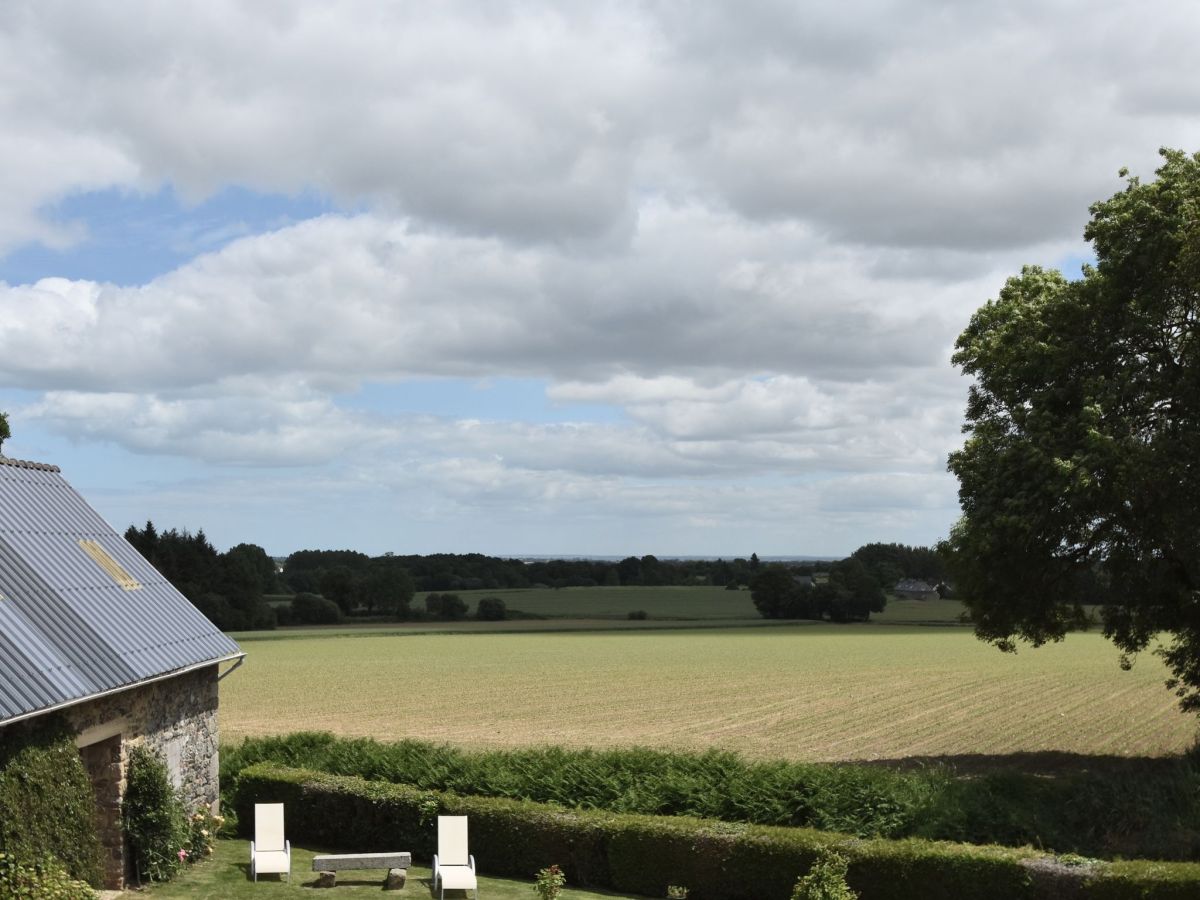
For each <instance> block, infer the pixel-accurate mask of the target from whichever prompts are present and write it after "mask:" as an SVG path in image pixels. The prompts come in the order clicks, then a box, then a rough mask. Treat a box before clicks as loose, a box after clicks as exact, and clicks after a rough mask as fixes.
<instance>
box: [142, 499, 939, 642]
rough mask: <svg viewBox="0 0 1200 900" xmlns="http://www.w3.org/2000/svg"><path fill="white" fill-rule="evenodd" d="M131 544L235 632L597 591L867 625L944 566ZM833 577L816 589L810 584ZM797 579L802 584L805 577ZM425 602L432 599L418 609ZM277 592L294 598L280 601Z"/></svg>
mask: <svg viewBox="0 0 1200 900" xmlns="http://www.w3.org/2000/svg"><path fill="white" fill-rule="evenodd" d="M125 538H126V540H128V541H129V542H130V543H131V544H132V545H133V546H134V547H135V548H136V549H137V550H138V551H139V552H140V553H141V554H142V555H143V556H145V557H146V558H147V559H148V560H149V561H150V562H151V563H152V564H153V565H154V566H155V568H157V569H158V570H159V571H160V572H162V573H163V575H165V576H166V577H167V579H168V580H169V581H170V582H171V583H172V584H173V585H175V587H176V588H177V589H178V590H179V591H180V592H181V593H183V594H184V596H186V597H187V598H188V599H189V600H190V601H192V603H194V604H195V605H196V606H197V607H198V608H199V609H200V611H201V612H203V613H204V614H205V615H206V616H208V618H209V619H211V620H212V621H213V622H214V623H215V624H216V625H217V626H218V627H220V628H222V629H224V630H226V631H242V630H250V629H262V628H274V627H275V626H276V625H278V624H292V623H295V624H310V623H311V624H330V623H336V622H340V621H342V620H343V619H344V618H345V617H347V616H360V617H362V616H367V617H384V618H389V619H394V620H407V619H447V620H455V619H463V618H466V617H467V616H468V615H470V610H469V609H468V607H467V604H466V603H465V601H463V600H462V599H461V598H460V597H459V596H458V594H457V593H455V592H456V591H477V590H489V589H491V590H501V589H514V588H516V589H520V588H566V587H596V586H610V587H621V586H635V585H638V586H669V585H679V586H683V585H690V586H694V585H715V586H725V587H728V588H731V589H736V588H740V587H741V586H743V585H749V586H750V587H751V588H752V591H753V599H754V602H755V605H756V606H757V607H758V609H759V612H760V613H761V614H762V615H764V616H766V617H768V618H830V619H834V620H836V621H851V620H857V619H865V618H866V617H867V616H869V615H870V613H871V612H875V611H878V610H879V609H882V602H883V600H882V598H883V591H884V590H885V589H887V588H890V587H891V586H892V585H893V584H894V583H895V582H896V581H897V580H898V579H900V578H906V577H920V578H926V579H930V580H932V581H934V582H936V581H940V580H941V578H942V575H943V570H942V567H941V560H940V558H939V557H938V556H937V554H936V552H934V551H933V550H932V549H930V548H927V547H909V546H905V545H902V544H867V545H866V546H864V547H860V548H859V549H858V550H856V551H855V553H854V555H853V556H852V557H851V558H850V559H849V560H842V561H837V560H831V561H828V562H806V563H801V564H795V565H787V566H785V565H780V564H764V563H762V562H761V561H760V560H759V558H758V555H757V554H751V555H750V557H749V558H745V559H743V558H736V559H732V560H725V559H717V560H660V559H658V558H657V557H655V556H653V555H646V556H641V557H637V556H629V557H626V558H625V559H623V560H620V561H619V562H612V561H606V560H588V559H556V560H535V561H530V562H524V561H522V560H519V559H503V558H500V557H494V556H486V555H484V554H481V553H461V554H458V553H438V554H430V555H428V556H421V555H405V556H399V555H396V554H392V553H385V554H383V555H381V556H374V557H372V556H368V555H367V554H365V553H360V552H358V551H356V550H299V551H297V552H295V553H293V554H291V555H290V556H289V557H288V558H287V559H286V560H285V561H284V563H283V565H282V567H279V566H277V564H276V561H275V560H274V559H272V558H271V557H270V556H268V555H267V552H266V551H265V550H264V549H263V548H262V547H260V546H258V545H257V544H238V545H237V546H236V547H232V548H230V549H229V550H227V551H226V552H224V553H218V552H217V550H216V549H215V548H214V547H213V545H212V544H211V543H210V542H209V540H208V538H207V537H206V535H205V534H204V531H203V530H202V529H201V530H199V531H197V532H195V533H192V532H189V531H187V530H186V529H184V530H177V529H174V528H172V529H170V530H167V531H162V532H160V531H159V530H158V529H157V528H156V527H155V526H154V523H153V522H147V523H146V525H145V527H143V528H140V529H139V528H137V527H135V526H130V527H129V529H128V530H127V531H126V532H125ZM818 572H820V573H828V575H827V578H822V580H821V581H820V582H819V583H817V584H806V583H804V577H805V576H812V575H813V574H814V573H818ZM797 579H799V580H797ZM418 594H422V595H425V597H424V602H423V603H420V604H414V602H413V599H414V597H415V596H417V595H418ZM271 595H288V596H291V601H290V603H289V602H276V603H274V604H273V603H272V602H270V601H269V600H268V597H270V596H271ZM484 600H486V601H487V602H486V603H485V602H483V601H480V603H479V604H477V609H476V610H475V616H476V617H477V618H481V619H503V618H505V617H506V616H507V615H508V611H507V610H506V608H505V605H504V601H503V600H502V599H500V598H486V597H485V598H484Z"/></svg>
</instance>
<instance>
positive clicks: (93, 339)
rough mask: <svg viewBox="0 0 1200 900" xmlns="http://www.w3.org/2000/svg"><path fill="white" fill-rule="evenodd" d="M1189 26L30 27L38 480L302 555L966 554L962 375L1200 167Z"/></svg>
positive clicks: (1020, 22) (5, 111) (431, 10)
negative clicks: (957, 456)
mask: <svg viewBox="0 0 1200 900" xmlns="http://www.w3.org/2000/svg"><path fill="white" fill-rule="evenodd" d="M1198 25H1200V21H1198V18H1197V13H1196V12H1194V11H1192V10H1191V9H1189V8H1185V7H1183V6H1180V5H1178V4H1170V3H1166V2H1161V3H1159V2H1152V3H1150V6H1149V7H1147V6H1146V4H1138V5H1134V4H1132V3H1130V4H1121V3H1119V4H1109V5H1108V6H1106V7H1105V8H1104V9H1101V10H1097V9H1095V8H1093V7H1088V10H1087V14H1086V15H1082V14H1080V11H1079V10H1075V9H1073V6H1072V4H1065V5H1054V6H1048V5H1042V6H1038V7H1030V8H1023V9H1020V10H1015V11H1011V10H1010V11H1007V12H1006V11H1002V10H997V9H992V8H989V7H983V6H979V5H956V6H953V7H945V6H944V5H942V4H937V3H928V4H926V3H915V4H905V5H903V6H899V5H894V4H888V3H879V4H874V5H873V8H872V12H871V14H870V15H863V14H861V13H860V12H857V11H850V10H848V9H846V8H845V7H844V6H842V5H837V4H817V5H816V6H812V5H807V6H805V7H804V8H803V9H801V8H797V7H796V6H795V5H794V4H785V3H777V2H768V0H761V2H753V3H748V4H739V6H738V7H737V9H736V10H735V9H734V8H733V7H729V8H724V7H720V6H715V7H710V8H708V9H706V10H696V9H690V10H685V9H683V8H682V7H676V6H673V5H671V4H643V3H623V2H617V3H614V4H605V5H603V6H600V7H595V8H590V7H589V8H580V9H577V10H564V9H563V8H561V6H560V5H557V4H543V3H536V2H524V3H511V4H496V5H489V6H488V7H487V8H486V9H484V8H482V7H480V6H479V5H478V4H474V3H461V4H460V3H454V2H450V3H446V4H437V5H436V6H428V5H409V6H398V7H378V5H376V4H369V3H365V2H364V3H353V2H352V3H347V4H341V5H333V6H331V5H324V4H322V5H316V4H313V5H295V6H293V5H288V6H278V7H277V6H271V5H265V4H264V5H237V4H231V3H205V4H199V3H190V2H181V3H178V4H171V5H170V6H166V7H164V6H162V5H159V4H151V3H137V2H135V3H132V4H131V5H130V6H129V7H126V8H124V9H123V10H122V12H121V14H120V15H117V14H115V13H114V12H113V11H112V10H111V9H109V8H103V7H84V8H79V7H78V6H70V5H60V4H56V3H40V4H24V3H18V4H13V5H11V6H9V7H6V8H5V9H4V10H3V11H0V77H2V78H3V79H4V81H3V83H4V84H5V86H6V89H5V91H4V92H2V93H0V115H3V117H4V122H5V127H4V129H3V131H2V133H0V156H2V159H0V161H2V162H3V165H2V166H0V189H2V190H3V191H4V195H5V198H6V202H5V204H4V208H3V209H0V409H3V410H7V411H8V413H9V414H10V419H11V424H12V430H13V435H14V436H13V438H12V439H11V440H10V441H8V442H6V444H5V447H4V452H5V453H6V454H7V455H12V456H16V457H18V458H32V459H37V460H42V461H47V462H53V463H57V464H58V465H60V466H61V467H62V468H63V469H64V471H65V473H66V475H67V476H68V478H69V479H70V480H71V481H72V483H73V484H75V485H76V486H77V487H78V488H79V489H80V490H81V491H82V492H83V493H84V494H85V496H87V497H88V498H89V499H90V500H92V501H93V503H94V504H95V505H96V506H97V507H98V508H99V509H100V510H101V512H102V513H103V514H104V515H105V516H106V517H107V518H108V519H109V520H110V521H111V522H112V523H113V524H114V525H116V526H117V527H118V528H124V527H125V526H126V525H128V524H130V523H134V522H137V523H140V522H143V521H145V520H146V519H153V520H154V521H155V522H156V524H158V525H159V526H160V527H186V528H189V529H192V530H196V529H200V528H203V529H204V530H205V531H206V533H207V534H209V536H210V537H211V538H212V539H213V540H214V543H216V544H217V545H218V546H219V547H227V546H230V545H232V544H236V543H239V542H242V541H248V542H253V543H258V544H260V545H262V546H264V547H265V548H266V549H267V550H268V551H269V552H271V553H273V554H279V555H282V554H286V553H289V552H291V551H293V550H296V549H301V548H306V547H354V548H356V549H361V550H364V551H367V552H370V553H382V552H385V551H389V550H390V551H394V552H399V553H410V552H421V553H427V552H440V551H456V552H473V551H478V552H485V553H496V554H501V555H506V554H538V555H549V554H606V555H624V554H627V553H632V554H638V555H641V554H645V553H655V554H659V555H686V554H691V553H694V554H700V555H726V556H733V555H748V554H749V553H751V552H758V553H759V554H761V555H792V554H814V555H840V554H844V553H849V552H850V551H852V550H853V549H854V548H855V547H857V546H859V545H860V544H862V543H866V542H868V541H876V540H879V541H903V542H906V543H921V544H924V543H930V542H933V541H936V540H937V539H939V538H941V537H943V536H945V534H946V533H947V531H948V529H949V527H950V525H951V524H952V522H953V521H954V518H955V516H956V515H957V505H956V494H955V491H956V485H955V483H954V481H953V479H952V478H951V477H950V476H949V475H948V474H947V473H946V471H945V459H946V454H947V453H948V452H949V451H950V450H952V449H953V448H954V447H955V446H957V444H958V443H959V441H960V440H961V436H960V433H959V426H960V423H961V414H962V408H963V404H964V401H965V392H966V384H965V383H964V381H963V379H962V378H961V377H960V376H959V375H958V374H957V373H956V372H955V371H954V369H953V367H952V366H950V364H949V356H950V353H951V348H952V346H953V342H954V339H955V337H956V336H957V334H958V333H959V332H960V331H961V330H962V328H963V327H964V326H965V325H966V323H967V321H968V319H969V317H970V315H971V313H972V312H973V311H974V310H975V309H976V308H977V307H978V306H979V305H980V304H982V303H983V302H985V301H986V300H987V299H988V298H989V297H993V296H995V295H996V293H997V292H998V290H999V288H1000V286H1001V285H1002V284H1003V281H1004V279H1005V278H1006V277H1007V276H1008V275H1010V274H1013V273H1015V272H1016V271H1018V270H1019V268H1020V266H1021V265H1022V264H1024V263H1037V264H1041V265H1051V266H1057V267H1061V268H1063V269H1064V271H1067V272H1069V273H1072V274H1074V273H1076V272H1078V269H1079V265H1080V263H1081V262H1082V261H1084V260H1086V259H1088V258H1089V249H1088V247H1087V246H1086V244H1084V243H1083V241H1082V239H1081V233H1082V229H1083V225H1084V223H1085V222H1086V218H1087V207H1088V204H1089V203H1091V202H1093V201H1095V200H1097V199H1100V198H1102V197H1104V196H1107V195H1109V194H1111V193H1113V192H1114V191H1116V190H1118V189H1119V188H1120V187H1121V182H1120V179H1119V178H1118V177H1117V174H1116V173H1117V170H1118V169H1119V168H1120V167H1121V166H1123V165H1127V166H1130V167H1131V169H1132V170H1133V171H1135V172H1139V173H1141V174H1143V175H1145V176H1148V175H1150V174H1151V172H1152V170H1153V168H1154V165H1155V158H1156V157H1155V151H1156V149H1157V148H1158V147H1159V146H1160V145H1168V146H1181V147H1184V148H1186V149H1195V148H1196V147H1197V146H1198V145H1200V115H1197V113H1198V112H1200V93H1197V91H1196V89H1195V87H1194V86H1195V85H1197V84H1200V71H1197V69H1198V68H1200V64H1198V63H1197V59H1196V54H1195V53H1194V51H1193V47H1194V45H1195V39H1196V37H1197V36H1200V35H1198V32H1200V27H1198ZM1134 28H1136V30H1137V32H1138V34H1139V36H1140V37H1139V41H1137V42H1127V41H1116V40H1115V39H1114V38H1113V35H1121V34H1126V33H1128V32H1129V30H1130V29H1134ZM1189 86H1190V87H1189Z"/></svg>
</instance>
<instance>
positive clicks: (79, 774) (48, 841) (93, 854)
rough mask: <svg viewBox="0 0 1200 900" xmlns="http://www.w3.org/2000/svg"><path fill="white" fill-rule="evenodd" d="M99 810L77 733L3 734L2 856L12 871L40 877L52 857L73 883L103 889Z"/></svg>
mask: <svg viewBox="0 0 1200 900" xmlns="http://www.w3.org/2000/svg"><path fill="white" fill-rule="evenodd" d="M95 808H96V800H95V797H94V796H93V794H92V784H91V782H90V781H89V780H88V776H87V772H86V770H85V769H84V767H83V761H82V760H81V759H80V757H79V751H78V750H77V749H76V748H75V736H74V732H73V731H72V730H70V729H69V728H68V727H67V725H66V723H65V722H63V720H61V719H60V718H57V717H53V716H52V717H49V720H48V721H44V722H43V721H39V720H35V721H33V722H29V723H18V724H16V725H10V726H8V727H7V728H4V729H0V851H5V852H6V853H7V854H9V862H10V863H12V865H14V866H15V865H17V864H18V863H27V864H28V866H29V867H31V868H36V869H37V870H38V871H39V872H40V871H42V870H43V868H44V866H43V863H44V860H45V857H46V856H47V855H49V856H52V857H54V858H55V859H57V860H58V861H59V862H60V863H61V864H62V866H63V868H64V869H65V870H66V871H67V872H68V873H69V875H70V877H71V878H74V879H78V880H80V881H86V882H88V883H90V884H93V885H98V884H100V882H101V879H102V873H101V865H100V840H99V838H98V837H97V836H96V826H95V823H94V820H93V816H94V814H95ZM13 871H16V870H15V869H13Z"/></svg>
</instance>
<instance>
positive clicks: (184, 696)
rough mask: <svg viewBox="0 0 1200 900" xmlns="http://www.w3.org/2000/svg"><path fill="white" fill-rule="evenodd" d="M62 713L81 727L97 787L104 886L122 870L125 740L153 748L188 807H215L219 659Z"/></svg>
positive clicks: (113, 884) (114, 884)
mask: <svg viewBox="0 0 1200 900" xmlns="http://www.w3.org/2000/svg"><path fill="white" fill-rule="evenodd" d="M64 713H65V714H66V716H67V718H68V720H69V721H70V722H71V724H72V725H73V726H74V728H75V730H76V732H78V734H79V737H78V739H77V743H78V744H79V747H80V754H81V756H82V757H83V760H84V764H85V765H86V766H87V768H88V773H89V775H90V776H91V778H92V786H93V789H94V790H95V792H96V801H97V817H96V822H97V825H98V827H99V831H100V840H101V843H102V844H103V845H104V847H105V857H106V858H105V867H106V875H105V881H106V885H105V886H106V887H109V888H120V887H123V886H124V879H125V874H126V873H125V866H126V863H125V853H124V847H123V843H122V839H121V833H120V827H121V825H120V799H121V798H122V797H124V795H125V767H126V764H127V762H128V759H129V748H130V747H132V746H133V745H134V744H139V743H144V744H146V745H148V746H149V747H151V748H153V749H154V750H155V751H157V752H158V754H159V756H161V757H162V759H163V760H164V761H165V762H166V764H167V771H168V772H169V773H170V776H171V781H172V783H173V784H174V785H175V787H176V789H177V790H178V791H179V794H180V796H181V797H182V799H183V803H184V808H185V809H186V810H187V811H188V812H189V813H190V812H193V811H194V810H196V809H199V808H201V807H204V808H207V809H210V810H212V811H213V812H216V811H217V801H218V790H219V787H218V784H217V766H218V759H217V666H216V665H212V666H206V667H205V668H203V669H197V670H196V671H194V672H188V673H186V674H184V675H179V676H176V677H175V678H165V679H163V680H161V681H154V682H151V683H150V684H145V685H142V686H140V687H135V688H130V689H129V690H127V691H120V692H118V693H115V694H110V695H109V696H107V697H101V698H100V699H98V700H91V701H88V702H86V703H80V704H78V705H76V706H72V707H68V708H67V709H65V710H64ZM114 781H115V782H116V783H115V784H114Z"/></svg>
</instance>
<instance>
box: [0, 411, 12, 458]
mask: <svg viewBox="0 0 1200 900" xmlns="http://www.w3.org/2000/svg"><path fill="white" fill-rule="evenodd" d="M10 437H12V432H11V431H9V430H8V413H3V412H0V450H3V449H4V442H5V441H7V440H8V439H9V438H10Z"/></svg>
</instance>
